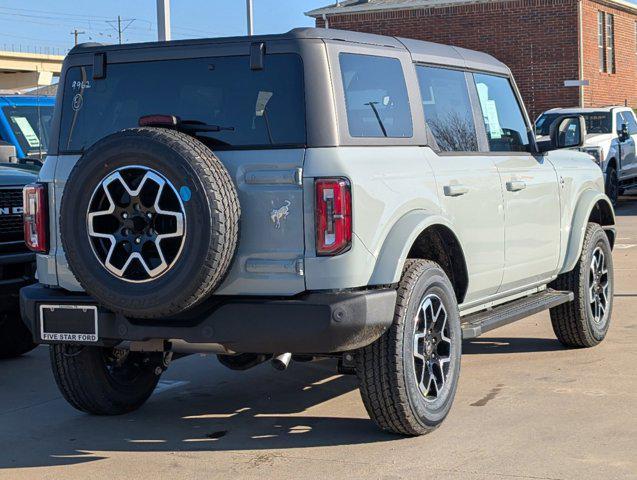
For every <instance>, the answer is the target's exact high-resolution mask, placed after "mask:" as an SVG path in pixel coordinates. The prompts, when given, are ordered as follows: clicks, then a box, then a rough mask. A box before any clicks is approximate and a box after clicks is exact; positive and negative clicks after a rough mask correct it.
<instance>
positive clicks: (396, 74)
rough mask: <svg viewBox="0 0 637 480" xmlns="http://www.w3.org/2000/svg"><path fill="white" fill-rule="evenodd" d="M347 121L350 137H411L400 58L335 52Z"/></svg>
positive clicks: (405, 88)
mask: <svg viewBox="0 0 637 480" xmlns="http://www.w3.org/2000/svg"><path fill="white" fill-rule="evenodd" d="M339 63H340V66H341V77H342V81H343V90H344V92H345V106H346V109H347V124H348V127H349V133H350V135H351V136H352V137H399V138H405V137H411V136H412V135H413V127H412V124H411V110H410V108H409V97H408V95H407V86H406V84H405V77H404V75H403V68H402V64H401V63H400V60H398V59H397V58H390V57H379V56H373V55H357V54H351V53H341V54H340V56H339Z"/></svg>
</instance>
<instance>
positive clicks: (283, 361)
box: [272, 352, 292, 370]
mask: <svg viewBox="0 0 637 480" xmlns="http://www.w3.org/2000/svg"><path fill="white" fill-rule="evenodd" d="M290 360H292V354H291V353H289V352H288V353H278V354H276V355H275V356H274V358H273V359H272V366H273V367H274V368H275V369H277V370H285V369H286V368H288V365H289V364H290Z"/></svg>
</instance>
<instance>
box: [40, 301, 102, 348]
mask: <svg viewBox="0 0 637 480" xmlns="http://www.w3.org/2000/svg"><path fill="white" fill-rule="evenodd" d="M39 307H40V308H39V313H40V339H41V340H42V341H44V342H64V343H89V344H92V343H97V342H99V329H98V321H97V306H96V305H63V304H61V305H60V304H57V305H56V304H41V305H40V306H39ZM61 314H62V315H64V314H66V316H67V318H64V317H60V315H61ZM65 323H66V324H67V326H68V328H66V327H65ZM73 323H75V324H76V326H75V327H72V326H71V325H70V324H73ZM78 327H79V328H78ZM65 330H83V331H76V332H73V331H65Z"/></svg>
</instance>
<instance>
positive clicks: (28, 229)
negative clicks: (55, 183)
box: [22, 183, 49, 253]
mask: <svg viewBox="0 0 637 480" xmlns="http://www.w3.org/2000/svg"><path fill="white" fill-rule="evenodd" d="M22 198H23V202H24V241H25V242H26V244H27V247H29V249H30V250H33V251H34V252H40V253H42V252H46V251H47V250H48V248H49V245H48V241H47V240H48V239H47V212H46V203H47V202H46V187H45V186H44V185H42V184H41V183H32V184H31V185H27V186H26V187H24V189H23V190H22Z"/></svg>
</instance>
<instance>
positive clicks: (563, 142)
mask: <svg viewBox="0 0 637 480" xmlns="http://www.w3.org/2000/svg"><path fill="white" fill-rule="evenodd" d="M549 132H550V133H549V138H550V140H548V141H544V142H538V148H539V150H540V152H548V151H549V150H557V149H560V148H578V147H581V146H582V145H584V140H585V139H586V120H584V117H583V116H582V115H561V116H559V117H557V118H556V119H555V120H553V123H551V127H550V129H549Z"/></svg>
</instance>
